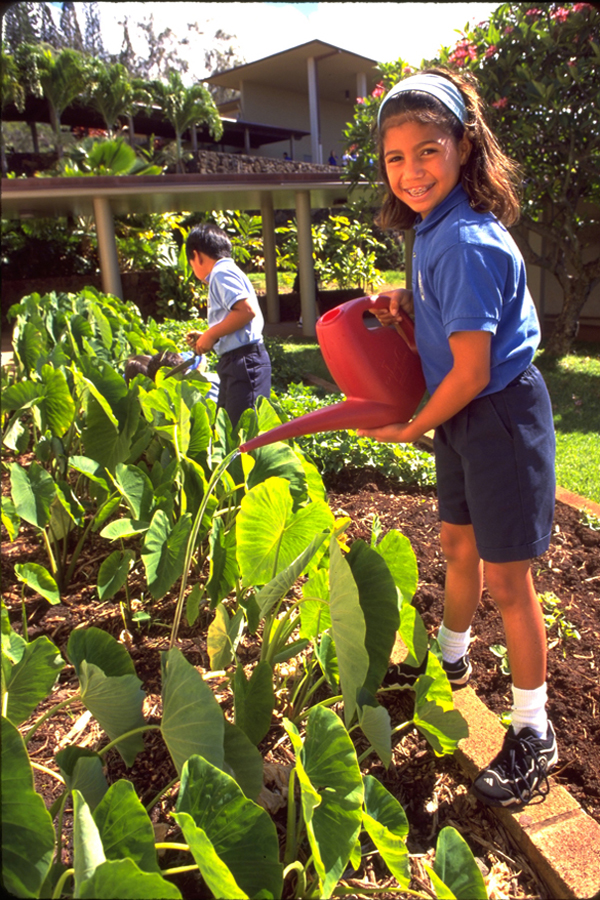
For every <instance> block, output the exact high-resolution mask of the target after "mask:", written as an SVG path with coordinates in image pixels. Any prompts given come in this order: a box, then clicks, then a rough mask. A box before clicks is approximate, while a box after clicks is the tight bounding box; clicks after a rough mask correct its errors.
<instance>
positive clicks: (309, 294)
mask: <svg viewBox="0 0 600 900" xmlns="http://www.w3.org/2000/svg"><path fill="white" fill-rule="evenodd" d="M296 221H297V223H298V274H299V275H300V300H301V306H300V309H301V312H302V334H303V335H305V336H306V337H314V336H315V334H316V333H317V332H316V329H315V322H316V321H317V298H316V295H315V270H314V266H313V247H312V233H311V229H310V191H297V192H296Z"/></svg>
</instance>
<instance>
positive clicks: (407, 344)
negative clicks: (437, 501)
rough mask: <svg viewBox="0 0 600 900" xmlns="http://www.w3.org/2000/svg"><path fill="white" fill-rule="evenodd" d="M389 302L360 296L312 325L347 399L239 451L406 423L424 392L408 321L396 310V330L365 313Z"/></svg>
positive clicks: (296, 421)
mask: <svg viewBox="0 0 600 900" xmlns="http://www.w3.org/2000/svg"><path fill="white" fill-rule="evenodd" d="M388 307H389V298H387V299H385V298H383V297H382V298H375V297H359V298H358V299H357V300H349V301H348V302H347V303H343V304H342V305H341V306H336V307H335V308H334V309H330V310H329V311H328V312H326V313H325V314H324V315H323V316H321V318H320V319H318V320H317V324H316V330H317V339H318V341H319V346H320V348H321V352H322V354H323V359H324V360H325V363H326V364H327V368H328V369H329V371H330V372H331V375H332V376H333V378H334V379H335V382H336V384H337V385H338V387H339V388H340V390H341V391H342V392H343V393H344V394H345V395H346V398H347V399H346V400H343V401H341V402H340V403H334V404H333V405H332V406H325V407H323V409H316V410H314V412H311V413H307V414H306V415H305V416H298V418H297V419H291V420H290V421H289V422H284V424H283V425H278V426H277V427H276V428H272V429H271V430H270V431H266V432H265V433H264V434H261V435H259V436H258V437H255V438H253V439H252V440H250V441H246V443H245V444H240V450H241V451H242V453H248V452H249V451H251V450H256V449H257V448H258V447H264V446H265V444H273V443H275V441H284V440H286V439H287V438H293V437H298V435H301V434H315V433H317V432H321V431H338V430H340V429H348V428H351V429H357V428H378V427H380V426H382V425H390V424H391V423H392V422H408V421H409V419H410V418H411V417H412V416H413V414H414V412H415V410H416V409H417V407H418V405H419V403H420V401H421V398H422V396H423V394H424V392H425V379H424V378H423V372H422V369H421V361H420V359H419V356H418V353H417V348H416V345H415V341H414V327H413V323H412V321H411V319H410V318H409V317H408V316H407V315H406V313H404V312H403V311H402V310H401V315H402V325H401V327H402V330H403V332H404V334H403V335H401V334H399V333H398V332H397V331H396V329H395V328H389V327H384V326H381V325H380V324H379V322H378V321H377V319H375V318H373V317H368V320H367V319H366V318H365V313H367V312H369V311H370V310H373V309H387V308H388ZM369 324H371V325H372V326H373V327H369Z"/></svg>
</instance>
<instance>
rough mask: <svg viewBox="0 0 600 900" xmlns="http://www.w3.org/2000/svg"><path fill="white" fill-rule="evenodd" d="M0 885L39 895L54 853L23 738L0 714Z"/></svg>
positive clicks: (21, 893)
mask: <svg viewBox="0 0 600 900" xmlns="http://www.w3.org/2000/svg"><path fill="white" fill-rule="evenodd" d="M0 775H1V782H0V784H1V786H2V884H3V887H4V890H5V891H7V893H9V894H10V895H11V896H13V897H38V896H39V891H40V888H41V886H42V883H43V881H44V879H45V877H46V875H47V873H48V871H49V869H50V864H51V862H52V854H53V852H54V837H55V836H54V828H53V826H52V818H51V816H50V813H49V812H48V810H47V809H46V805H45V803H44V801H43V799H42V798H41V797H40V795H39V794H36V792H35V791H34V789H33V775H32V772H31V766H30V764H29V757H28V756H27V750H26V749H25V744H24V743H23V738H22V737H21V735H20V734H19V732H18V731H17V729H16V728H15V726H14V725H13V724H12V723H11V722H9V721H8V719H5V718H4V717H2V765H1V766H0Z"/></svg>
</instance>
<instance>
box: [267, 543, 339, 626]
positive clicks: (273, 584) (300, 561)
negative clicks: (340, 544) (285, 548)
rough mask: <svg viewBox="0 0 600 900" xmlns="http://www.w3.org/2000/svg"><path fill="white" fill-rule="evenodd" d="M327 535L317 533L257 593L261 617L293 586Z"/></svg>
mask: <svg viewBox="0 0 600 900" xmlns="http://www.w3.org/2000/svg"><path fill="white" fill-rule="evenodd" d="M326 537H327V532H320V533H319V534H317V535H315V537H314V538H313V539H312V541H311V542H310V543H309V545H308V546H307V547H306V548H305V549H304V550H303V551H302V553H301V554H300V555H299V556H297V557H296V559H294V560H292V562H291V563H290V564H289V565H288V566H286V568H285V569H283V570H282V571H281V572H279V573H278V574H277V575H275V577H274V578H272V579H271V581H269V582H268V583H267V584H265V585H264V586H263V587H262V588H261V589H260V591H259V592H258V594H257V595H256V602H257V604H258V607H259V611H260V617H261V618H264V616H266V615H268V613H269V612H270V611H271V609H272V607H273V606H274V605H275V603H278V602H279V600H281V598H282V597H285V595H286V594H287V592H288V591H289V589H290V588H291V586H292V585H293V584H295V583H296V581H297V580H298V578H299V576H300V574H301V573H302V572H303V571H304V569H305V568H306V566H307V564H308V563H309V562H310V560H311V559H312V558H313V557H314V555H315V553H317V551H318V550H319V548H320V547H321V544H323V542H324V541H325V538H326Z"/></svg>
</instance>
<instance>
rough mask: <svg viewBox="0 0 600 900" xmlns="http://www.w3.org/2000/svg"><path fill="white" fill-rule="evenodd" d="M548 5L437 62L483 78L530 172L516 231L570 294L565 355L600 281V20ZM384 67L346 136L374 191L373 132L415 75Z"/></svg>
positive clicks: (496, 23) (355, 164) (560, 335)
mask: <svg viewBox="0 0 600 900" xmlns="http://www.w3.org/2000/svg"><path fill="white" fill-rule="evenodd" d="M541 7H543V8H539V7H536V6H533V5H532V4H531V3H512V4H503V5H502V6H500V7H498V9H496V10H495V11H494V13H493V14H492V16H491V17H490V20H489V22H485V23H482V24H480V25H478V26H476V27H474V28H472V29H470V30H466V31H465V33H464V34H463V35H462V36H461V38H460V40H459V41H458V42H457V44H456V45H455V46H454V47H453V48H444V49H442V51H441V55H440V58H439V59H436V60H431V61H429V64H431V65H439V64H440V63H441V64H444V65H447V66H449V67H456V68H458V69H462V70H465V69H468V70H471V71H472V72H473V73H474V74H475V75H476V76H477V78H478V80H479V83H480V86H481V91H482V94H483V96H484V98H485V100H486V101H487V102H488V104H489V106H490V107H491V113H492V121H491V125H492V128H493V130H494V131H495V133H496V134H497V135H498V137H499V139H500V142H501V144H502V146H503V148H504V150H505V152H506V153H507V154H508V155H509V156H510V157H512V158H513V159H515V160H517V161H518V162H519V163H520V165H521V168H522V172H523V209H522V216H521V222H520V224H519V225H518V226H516V227H515V228H514V229H513V233H514V235H515V238H516V240H517V241H518V243H519V246H520V247H521V250H522V252H523V255H524V256H525V258H526V260H527V261H528V262H529V263H532V264H534V265H538V266H541V267H543V268H545V269H547V270H548V271H550V272H552V273H553V275H555V276H556V278H557V279H558V282H559V284H560V286H561V288H562V290H563V306H562V309H561V312H560V313H559V315H558V317H557V319H556V322H555V324H554V328H553V331H552V334H551V335H550V336H549V338H548V341H547V342H546V350H547V352H548V353H550V354H552V355H563V354H565V353H567V352H568V350H569V348H570V347H571V344H572V342H573V339H574V338H575V335H576V334H577V326H578V321H579V316H580V314H581V311H582V309H583V307H584V305H585V303H586V301H587V299H588V298H589V296H590V292H591V291H592V289H593V288H594V286H595V285H596V284H597V283H598V281H599V279H600V258H599V257H598V253H597V245H598V238H597V235H598V228H599V227H600V47H599V40H598V35H599V33H600V14H599V13H598V10H597V9H595V8H594V7H593V6H592V5H591V4H589V3H568V4H564V5H560V4H558V3H544V4H541ZM423 65H425V63H422V66H423ZM379 68H380V70H381V72H382V76H383V77H382V80H381V82H380V84H379V85H377V87H376V88H375V90H374V91H373V92H372V94H371V96H370V97H366V98H364V99H361V100H359V101H357V105H356V108H355V118H354V121H353V122H352V123H350V124H349V126H348V128H347V130H346V133H345V134H346V140H347V142H348V145H350V144H354V145H356V146H358V148H359V152H358V153H357V154H355V158H353V159H351V160H350V161H349V163H348V168H347V171H348V177H349V179H350V181H351V182H352V183H355V182H357V181H358V180H359V179H364V178H367V179H369V180H370V181H371V182H372V184H373V186H374V190H375V186H376V183H377V167H376V166H373V165H370V164H369V160H370V159H374V158H375V144H374V141H373V139H372V137H371V129H372V126H373V123H374V122H375V120H376V116H377V110H378V108H379V104H380V102H381V97H382V96H383V94H384V93H385V92H386V91H387V90H388V89H389V88H390V87H392V85H394V84H395V83H397V82H398V81H399V80H400V79H401V78H404V77H406V76H407V75H409V74H411V72H412V70H411V69H410V68H409V67H408V66H407V65H406V63H405V62H403V61H402V60H399V61H398V62H396V63H390V64H386V65H383V64H380V66H379ZM535 235H537V236H538V239H537V243H535V238H532V236H535ZM540 238H541V247H540V240H539V239H540Z"/></svg>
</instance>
